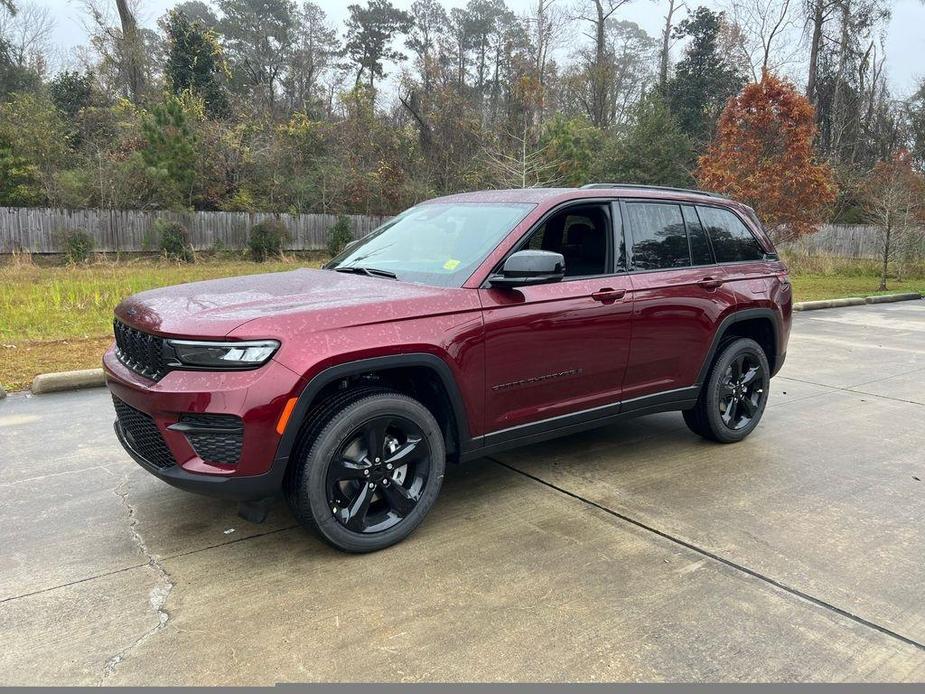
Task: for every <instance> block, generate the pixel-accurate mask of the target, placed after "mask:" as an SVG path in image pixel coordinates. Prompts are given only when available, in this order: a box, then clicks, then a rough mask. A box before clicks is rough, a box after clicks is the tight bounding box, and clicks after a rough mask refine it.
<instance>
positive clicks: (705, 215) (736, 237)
mask: <svg viewBox="0 0 925 694" xmlns="http://www.w3.org/2000/svg"><path fill="white" fill-rule="evenodd" d="M697 214H699V215H700V221H701V222H703V226H704V227H705V228H706V230H707V234H709V236H710V241H712V243H713V252H714V254H715V255H716V262H717V263H734V262H738V261H743V260H761V259H762V258H764V251H763V250H762V249H761V246H760V245H758V241H757V240H755V237H754V236H753V235H752V232H751V231H749V229H748V227H747V226H745V224H744V223H743V222H742V220H741V219H739V218H738V217H737V216H736V215H735V214H733V213H732V212H730V211H729V210H724V209H722V208H719V207H700V206H698V207H697Z"/></svg>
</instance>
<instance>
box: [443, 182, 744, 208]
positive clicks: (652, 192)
mask: <svg viewBox="0 0 925 694" xmlns="http://www.w3.org/2000/svg"><path fill="white" fill-rule="evenodd" d="M616 197H621V198H623V197H626V198H651V199H653V200H684V201H689V202H699V203H710V204H717V203H721V204H731V205H733V206H737V205H736V203H734V201H732V200H729V199H728V198H723V197H719V196H717V195H716V194H714V193H707V192H702V191H695V190H686V189H681V188H659V187H651V188H650V187H645V186H638V185H632V184H626V185H621V184H618V183H615V184H613V185H612V186H611V185H609V184H608V186H607V187H601V186H599V187H594V188H510V189H506V190H479V191H473V192H471V193H457V194H455V195H445V196H443V197H440V198H434V199H433V200H429V201H428V203H448V202H462V203H492V202H494V203H533V204H537V205H543V206H544V207H545V206H550V207H551V206H553V205H557V204H559V203H561V202H568V201H569V200H581V199H582V198H597V199H600V198H616Z"/></svg>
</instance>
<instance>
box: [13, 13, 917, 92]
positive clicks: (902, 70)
mask: <svg viewBox="0 0 925 694" xmlns="http://www.w3.org/2000/svg"><path fill="white" fill-rule="evenodd" d="M354 1H357V0H354ZM21 2H32V3H33V4H37V5H43V6H46V7H48V8H49V9H50V10H51V12H52V13H53V15H54V17H55V30H54V34H53V42H54V44H55V45H54V49H55V51H54V52H55V53H56V54H57V55H58V56H60V58H59V61H60V62H63V63H64V64H68V63H69V62H71V60H70V59H69V56H70V55H72V52H73V49H74V48H75V47H77V46H79V45H81V44H84V43H86V40H87V31H86V13H85V11H84V9H83V5H82V3H81V2H80V1H79V0H21ZM316 2H318V4H319V5H321V7H323V8H324V10H325V12H327V13H328V17H329V18H330V20H331V21H332V22H334V23H336V24H337V26H338V28H342V26H343V20H344V19H345V17H346V15H347V5H348V4H349V3H348V2H331V1H330V0H316ZM411 2H412V0H393V4H395V5H396V6H398V7H401V8H403V9H407V8H408V7H410V5H411ZM561 2H562V4H563V5H564V6H571V5H572V4H573V1H572V0H561ZM100 4H101V5H105V4H106V0H100ZM111 4H112V5H113V6H114V5H115V3H114V2H112V3H111ZM174 4H176V0H141V1H140V7H139V19H140V21H141V22H142V23H143V24H144V25H145V26H149V27H153V26H154V24H155V22H156V21H157V18H158V17H160V16H161V15H162V14H163V13H164V12H165V11H166V10H167V9H168V8H169V7H171V6H172V5H174ZM507 4H508V7H510V8H511V9H512V10H514V11H515V12H517V13H525V12H527V10H528V9H529V8H530V7H532V6H533V5H535V4H536V0H507ZM698 4H702V5H706V6H707V7H709V8H711V9H721V8H722V6H723V0H702V1H701V2H699V3H698V2H697V0H688V5H690V6H693V7H696V6H697V5H698ZM444 5H445V6H446V7H459V6H463V5H465V0H445V2H444ZM664 5H665V3H664V2H659V1H657V0H633V2H631V3H629V4H628V5H627V6H626V7H624V8H623V9H621V10H620V13H619V16H620V17H621V18H622V19H628V20H631V21H634V22H636V23H638V24H639V25H640V26H641V27H642V28H643V29H645V30H646V31H647V32H648V33H649V34H651V35H652V36H657V35H658V33H659V32H660V30H661V24H662V22H663V14H664V7H663V6H664ZM886 55H887V71H888V75H889V78H890V82H891V85H892V88H893V90H894V93H895V95H896V96H898V97H905V96H908V95H909V94H910V93H911V92H913V91H914V87H915V85H916V84H917V83H918V82H919V80H920V79H921V78H922V77H925V60H923V55H925V3H923V2H921V1H920V0H897V2H896V4H895V6H894V9H893V17H892V20H891V22H890V25H889V27H888V29H887V33H886ZM801 82H802V79H801Z"/></svg>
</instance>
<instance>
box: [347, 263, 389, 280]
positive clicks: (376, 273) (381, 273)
mask: <svg viewBox="0 0 925 694" xmlns="http://www.w3.org/2000/svg"><path fill="white" fill-rule="evenodd" d="M334 272H350V273H352V274H354V275H367V276H368V277H388V278H389V279H390V280H397V279H398V275H396V274H395V273H394V272H389V271H388V270H380V269H378V268H374V267H363V266H361V265H341V266H338V267H336V268H334Z"/></svg>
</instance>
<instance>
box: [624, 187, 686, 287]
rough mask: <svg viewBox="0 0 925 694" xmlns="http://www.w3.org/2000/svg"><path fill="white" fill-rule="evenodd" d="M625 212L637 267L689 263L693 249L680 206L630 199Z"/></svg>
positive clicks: (656, 268) (652, 268)
mask: <svg viewBox="0 0 925 694" xmlns="http://www.w3.org/2000/svg"><path fill="white" fill-rule="evenodd" d="M626 211H627V217H628V221H629V227H630V231H631V232H632V235H633V267H634V268H635V269H636V270H659V269H662V268H671V267H689V266H690V264H691V255H690V249H689V248H688V245H687V233H686V232H685V230H684V219H683V217H682V216H681V207H680V206H679V205H666V204H663V203H643V202H631V203H628V204H627V205H626Z"/></svg>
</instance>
